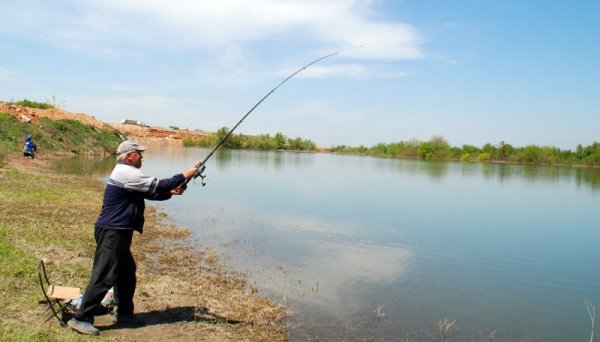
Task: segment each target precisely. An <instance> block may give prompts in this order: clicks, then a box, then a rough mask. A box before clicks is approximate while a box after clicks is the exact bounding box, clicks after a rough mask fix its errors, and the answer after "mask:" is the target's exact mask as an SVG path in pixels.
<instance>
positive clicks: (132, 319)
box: [112, 312, 146, 327]
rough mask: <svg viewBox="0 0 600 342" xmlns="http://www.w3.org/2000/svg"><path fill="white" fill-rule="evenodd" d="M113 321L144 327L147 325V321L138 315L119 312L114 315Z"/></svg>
mask: <svg viewBox="0 0 600 342" xmlns="http://www.w3.org/2000/svg"><path fill="white" fill-rule="evenodd" d="M112 321H113V323H116V324H123V325H130V326H135V327H143V326H145V325H146V322H144V321H143V320H142V319H140V318H139V317H138V316H137V315H134V314H131V315H119V313H118V312H115V313H114V314H113V315H112Z"/></svg>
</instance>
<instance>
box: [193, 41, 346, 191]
mask: <svg viewBox="0 0 600 342" xmlns="http://www.w3.org/2000/svg"><path fill="white" fill-rule="evenodd" d="M345 50H348V49H342V50H339V51H336V52H334V53H330V54H328V55H326V56H323V57H320V58H317V59H315V60H314V61H312V62H310V63H308V64H306V65H305V66H303V67H302V68H300V69H298V70H296V71H295V72H293V73H292V74H291V75H289V76H288V77H286V78H285V79H284V80H283V81H281V82H280V83H279V84H278V85H277V86H276V87H275V88H273V89H271V91H269V92H268V93H267V95H265V96H264V97H263V98H262V99H260V101H258V102H257V103H256V104H255V105H254V106H253V107H252V108H250V110H249V111H248V113H246V115H244V116H243V117H242V119H241V120H240V121H238V123H236V124H235V126H233V128H232V129H231V130H230V131H229V132H227V134H226V135H225V136H224V137H223V138H222V139H221V141H219V143H218V144H217V145H216V146H215V147H214V148H213V149H212V151H210V153H209V154H208V155H207V156H206V158H204V160H203V161H202V162H200V163H199V164H197V165H198V166H197V170H196V174H195V175H194V176H192V177H190V178H188V179H186V180H185V183H184V184H183V186H184V187H186V186H187V184H188V183H189V182H190V180H191V179H192V178H193V179H196V178H198V177H200V178H201V183H202V186H205V185H206V183H205V182H204V177H206V176H205V175H204V174H203V172H204V170H205V169H206V166H205V164H206V162H207V161H208V160H209V159H210V157H212V155H213V154H214V153H215V151H217V150H218V149H219V147H221V146H222V145H223V144H224V143H225V141H226V140H227V138H229V136H230V135H231V134H232V133H233V131H235V129H236V128H237V127H238V126H239V125H240V124H241V123H242V121H244V119H246V117H248V115H250V113H252V112H253V111H254V109H256V107H258V106H259V105H260V104H261V103H262V102H263V101H264V100H266V99H267V97H269V96H270V95H271V94H273V93H274V92H275V90H277V88H279V87H281V86H282V85H283V84H284V83H285V82H287V81H288V80H289V79H290V78H292V77H294V76H296V74H298V73H300V72H301V71H302V70H304V69H306V68H308V67H309V66H311V65H313V64H315V63H318V62H320V61H322V60H324V59H325V58H329V57H331V56H335V55H337V54H339V53H341V52H343V51H345Z"/></svg>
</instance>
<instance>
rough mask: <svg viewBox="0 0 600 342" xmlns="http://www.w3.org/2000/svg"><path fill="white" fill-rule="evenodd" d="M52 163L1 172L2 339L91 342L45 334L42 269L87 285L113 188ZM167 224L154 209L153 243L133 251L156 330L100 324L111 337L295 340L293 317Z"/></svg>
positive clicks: (58, 279) (56, 329)
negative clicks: (43, 263)
mask: <svg viewBox="0 0 600 342" xmlns="http://www.w3.org/2000/svg"><path fill="white" fill-rule="evenodd" d="M49 159H50V158H48V159H45V160H44V159H42V158H40V159H39V160H34V161H31V160H28V159H24V158H14V159H13V160H12V161H10V162H9V163H8V164H7V166H6V167H5V168H3V169H0V203H1V204H2V205H1V206H0V215H1V217H2V220H1V221H0V254H1V255H0V258H1V259H2V260H1V261H0V284H1V285H0V298H2V299H0V304H1V305H0V306H1V307H3V315H2V318H0V339H2V340H68V341H72V340H80V339H82V336H80V335H78V334H76V333H74V332H72V331H70V330H68V329H64V328H61V327H60V326H59V325H58V324H57V323H56V322H52V323H46V324H45V325H43V326H41V325H39V323H40V320H41V318H42V313H43V309H44V307H43V306H41V305H38V304H37V301H38V300H39V299H40V296H41V294H40V293H39V289H38V285H37V283H36V279H35V276H36V275H35V264H36V262H37V260H39V259H41V258H46V259H47V260H48V261H49V265H48V267H47V268H48V271H49V273H50V274H49V276H50V279H51V280H52V281H53V282H54V283H56V284H63V285H69V286H79V287H82V288H83V287H84V286H85V285H86V284H87V281H88V277H89V272H90V269H91V262H92V255H93V250H94V247H95V244H94V241H93V223H94V222H95V220H96V217H97V215H98V213H99V210H100V206H101V198H102V190H103V185H102V184H99V182H98V181H97V180H94V179H89V178H84V177H74V176H65V175H57V174H52V173H51V172H49V171H48V161H49ZM164 216H165V215H163V214H160V213H157V211H156V210H155V209H154V208H152V207H149V208H148V209H147V214H146V226H145V228H144V234H143V235H139V234H135V238H134V242H133V247H132V251H133V253H134V256H135V258H136V261H137V263H138V290H137V293H136V296H135V298H134V300H135V303H136V312H137V313H139V314H140V315H141V316H142V317H143V318H144V320H146V322H147V323H148V324H147V326H146V327H143V328H138V329H111V328H110V324H107V326H105V327H104V328H102V324H106V323H103V322H106V321H107V320H106V319H104V320H103V319H102V317H99V318H97V322H99V323H98V324H99V326H101V331H102V332H101V338H102V339H108V340H144V341H146V340H184V341H185V340H190V341H191V340H201V341H202V340H208V341H286V340H287V339H288V338H287V337H286V335H285V330H284V328H283V324H281V322H282V320H283V318H285V317H287V316H288V315H289V314H290V313H289V312H288V311H287V310H286V309H285V308H283V307H281V306H279V305H275V304H273V303H271V302H269V301H268V300H267V299H265V298H262V297H259V296H258V295H257V294H256V293H255V291H253V290H251V288H250V287H249V286H247V284H246V281H245V280H244V279H243V278H242V277H240V276H239V275H235V274H233V273H232V272H229V271H227V270H225V269H223V268H222V266H220V265H221V264H220V263H219V261H218V259H219V258H218V257H217V256H216V255H215V254H214V253H212V252H211V251H208V250H200V251H199V250H195V249H193V248H191V247H190V246H189V244H188V240H187V237H188V236H189V232H188V231H187V230H183V229H179V228H177V227H174V226H172V225H170V224H168V223H164V221H165V218H164ZM6 256H9V257H6ZM249 288H250V289H249Z"/></svg>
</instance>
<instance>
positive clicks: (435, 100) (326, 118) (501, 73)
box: [0, 0, 600, 150]
mask: <svg viewBox="0 0 600 342" xmlns="http://www.w3.org/2000/svg"><path fill="white" fill-rule="evenodd" d="M340 50H341V52H340V53H339V54H337V55H334V56H331V57H329V58H327V59H325V60H322V61H320V62H318V63H316V64H314V65H312V66H310V67H309V68H307V69H305V70H302V71H301V72H300V73H298V74H297V75H296V76H294V77H293V78H291V79H290V80H289V81H287V82H286V83H285V84H283V85H282V86H281V87H279V88H278V89H277V90H276V91H275V92H274V93H272V94H271V95H270V96H269V97H268V98H267V99H266V100H265V101H264V102H263V103H262V104H261V105H260V106H258V107H257V108H256V109H255V110H254V111H253V112H252V113H251V114H250V115H249V116H248V117H247V119H246V120H245V121H244V122H243V123H242V124H241V125H240V126H239V127H238V128H237V130H236V133H244V134H263V133H268V134H271V135H273V134H275V133H277V132H282V133H283V134H284V135H285V136H287V137H289V138H296V137H301V138H303V139H310V140H312V141H314V142H315V143H316V144H317V145H320V146H334V145H350V146H358V145H365V146H371V145H374V144H377V143H392V142H398V141H408V140H412V139H417V140H420V141H426V140H429V139H431V138H432V137H434V136H442V137H443V138H444V139H446V141H448V143H450V144H451V145H453V146H462V145H463V144H470V145H476V146H482V145H484V144H486V143H492V144H498V143H500V142H501V141H503V142H505V143H509V144H512V145H513V146H525V145H528V144H535V145H540V146H556V147H560V148H562V149H571V150H574V149H575V147H576V146H577V145H578V144H582V145H584V146H585V145H589V144H592V143H593V142H595V141H598V142H600V129H599V127H600V1H599V0H577V1H572V0H571V1H567V0H564V1H563V0H454V1H446V0H437V1H435V0H431V1H427V0H418V1H417V0H396V1H394V0H252V1H250V0H246V1H244V0H221V1H208V0H206V1H202V0H171V1H159V0H128V1H121V0H103V1H87V0H72V1H69V0H55V1H43V0H39V1H34V0H19V1H14V0H0V100H1V101H18V100H22V99H29V100H33V101H39V102H46V101H49V102H51V103H53V104H56V105H58V106H60V107H61V108H63V109H65V110H68V111H71V112H76V113H79V112H82V113H86V114H88V115H92V116H95V117H96V118H98V119H100V120H103V121H106V122H110V123H118V122H120V121H121V120H123V119H125V118H127V119H133V120H140V121H143V122H145V123H146V124H148V125H150V126H161V127H168V126H178V127H180V128H188V129H192V130H193V129H199V130H203V131H216V130H217V129H219V128H221V127H229V128H231V127H233V126H234V125H235V124H236V123H237V122H238V121H239V120H240V119H241V118H242V117H243V116H244V115H245V114H246V113H247V112H248V111H249V110H250V109H251V108H252V107H253V106H254V105H255V104H256V103H257V102H258V101H259V100H260V99H261V98H263V97H264V96H265V95H266V94H268V93H269V91H270V90H271V89H273V88H274V87H275V86H277V85H278V84H279V83H280V82H281V81H283V80H284V79H285V78H286V77H288V76H289V75H290V74H292V73H293V72H295V71H296V70H298V69H300V68H301V67H303V66H304V65H306V64H308V63H310V62H311V61H314V60H316V59H318V58H320V57H322V56H325V55H327V54H330V53H333V52H337V51H340Z"/></svg>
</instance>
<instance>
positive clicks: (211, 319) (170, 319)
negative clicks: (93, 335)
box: [100, 306, 247, 330]
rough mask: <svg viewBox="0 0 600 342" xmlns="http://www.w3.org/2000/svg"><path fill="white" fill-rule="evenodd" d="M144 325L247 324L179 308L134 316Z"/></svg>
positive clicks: (193, 308) (120, 325)
mask: <svg viewBox="0 0 600 342" xmlns="http://www.w3.org/2000/svg"><path fill="white" fill-rule="evenodd" d="M135 315H136V316H137V317H138V318H139V319H140V320H141V321H143V322H144V323H145V325H143V326H151V325H161V324H173V323H180V322H187V323H189V322H204V323H212V324H244V323H247V322H244V321H239V320H235V319H231V318H227V317H224V316H221V315H218V314H216V313H213V312H210V310H209V309H208V308H206V307H200V308H198V307H194V306H180V307H173V308H166V309H164V310H153V311H148V312H140V313H136V314H135ZM143 326H137V327H136V326H127V325H122V324H113V325H109V326H106V327H101V328H100V329H101V330H112V329H120V328H141V327H143Z"/></svg>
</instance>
